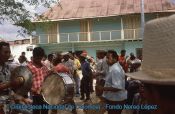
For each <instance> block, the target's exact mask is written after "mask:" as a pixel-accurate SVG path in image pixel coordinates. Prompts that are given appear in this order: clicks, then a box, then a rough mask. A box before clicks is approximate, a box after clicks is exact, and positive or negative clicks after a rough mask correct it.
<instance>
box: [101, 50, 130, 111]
mask: <svg viewBox="0 0 175 114" xmlns="http://www.w3.org/2000/svg"><path fill="white" fill-rule="evenodd" d="M106 61H107V63H108V65H109V66H110V67H109V72H108V74H107V76H106V79H105V86H104V87H100V88H99V89H100V90H101V91H103V97H104V98H105V101H106V109H107V111H108V114H121V111H122V109H115V108H110V107H111V106H115V105H120V106H122V107H123V104H124V103H125V100H126V99H127V91H126V90H125V74H124V71H123V69H122V67H121V65H120V64H119V62H118V55H117V53H116V51H113V50H109V51H108V53H107V57H106Z"/></svg>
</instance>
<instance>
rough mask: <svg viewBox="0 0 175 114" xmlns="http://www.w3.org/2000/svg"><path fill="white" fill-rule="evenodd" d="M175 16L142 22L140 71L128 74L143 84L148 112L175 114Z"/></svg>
mask: <svg viewBox="0 0 175 114" xmlns="http://www.w3.org/2000/svg"><path fill="white" fill-rule="evenodd" d="M174 30H175V15H173V16H170V17H165V18H160V19H156V20H152V21H150V22H148V23H147V24H146V25H145V33H144V43H143V64H142V70H141V71H138V72H135V73H130V74H129V73H128V74H126V75H127V76H129V77H131V78H133V79H137V80H140V81H142V82H143V83H144V84H145V95H146V98H147V101H148V104H151V105H157V108H156V109H154V110H151V114H175V110H174V106H175V92H174V90H175V31H174Z"/></svg>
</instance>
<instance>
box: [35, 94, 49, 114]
mask: <svg viewBox="0 0 175 114" xmlns="http://www.w3.org/2000/svg"><path fill="white" fill-rule="evenodd" d="M43 104H45V105H48V104H47V103H46V102H45V101H44V99H43V97H42V96H41V95H34V96H33V105H41V106H43ZM33 114H48V110H47V109H34V110H33Z"/></svg>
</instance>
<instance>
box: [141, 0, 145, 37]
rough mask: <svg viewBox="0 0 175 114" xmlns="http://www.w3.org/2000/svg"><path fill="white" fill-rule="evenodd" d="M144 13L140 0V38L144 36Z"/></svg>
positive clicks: (142, 1) (142, 3) (142, 2)
mask: <svg viewBox="0 0 175 114" xmlns="http://www.w3.org/2000/svg"><path fill="white" fill-rule="evenodd" d="M144 26H145V14H144V0H141V38H143V37H144Z"/></svg>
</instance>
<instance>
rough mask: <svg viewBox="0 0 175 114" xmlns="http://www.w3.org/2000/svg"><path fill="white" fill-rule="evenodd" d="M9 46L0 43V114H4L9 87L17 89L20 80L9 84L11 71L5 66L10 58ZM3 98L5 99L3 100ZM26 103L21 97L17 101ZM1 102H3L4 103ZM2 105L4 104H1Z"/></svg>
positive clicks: (9, 91) (9, 93) (9, 92)
mask: <svg viewBox="0 0 175 114" xmlns="http://www.w3.org/2000/svg"><path fill="white" fill-rule="evenodd" d="M10 53H11V52H10V45H9V43H7V42H0V114H4V113H5V112H4V110H3V106H4V105H6V102H7V100H8V99H9V97H10V96H11V93H12V90H11V89H10V87H18V86H19V82H20V81H21V80H19V79H15V80H14V81H11V82H10V76H11V69H10V67H9V65H8V64H7V61H8V59H9V57H10ZM3 98H5V99H3ZM22 99H23V100H24V101H26V99H25V98H23V97H22V96H21V97H20V99H19V100H22ZM2 100H5V101H6V102H5V103H4V102H3V101H2ZM3 103H4V104H3Z"/></svg>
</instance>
